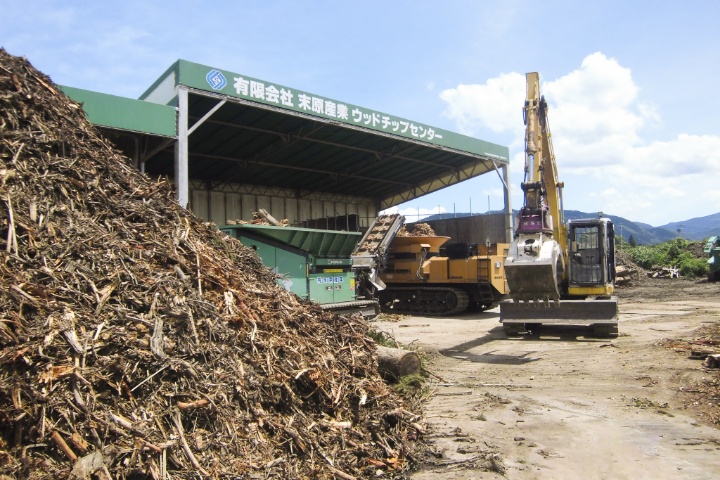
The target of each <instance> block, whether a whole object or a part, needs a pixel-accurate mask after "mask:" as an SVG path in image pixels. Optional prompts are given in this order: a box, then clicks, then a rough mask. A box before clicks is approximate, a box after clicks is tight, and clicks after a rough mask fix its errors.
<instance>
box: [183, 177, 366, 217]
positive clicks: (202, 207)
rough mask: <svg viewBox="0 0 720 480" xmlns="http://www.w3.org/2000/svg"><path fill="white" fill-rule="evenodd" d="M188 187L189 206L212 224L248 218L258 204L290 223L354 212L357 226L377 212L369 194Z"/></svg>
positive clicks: (250, 187)
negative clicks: (357, 217)
mask: <svg viewBox="0 0 720 480" xmlns="http://www.w3.org/2000/svg"><path fill="white" fill-rule="evenodd" d="M190 189H191V190H190V191H191V194H190V209H191V210H192V211H193V213H195V214H196V215H198V216H199V217H201V218H203V219H205V220H209V221H212V222H213V223H215V224H216V225H225V224H227V221H228V220H244V221H246V222H249V221H251V220H252V219H253V213H254V212H257V211H258V210H259V209H261V208H264V209H265V210H267V211H268V212H269V213H270V214H271V215H272V216H273V217H275V218H277V219H278V220H282V219H287V220H288V221H289V222H290V224H293V225H294V224H299V223H300V222H302V221H306V220H316V219H320V218H326V217H337V216H341V215H352V214H356V215H358V216H359V217H360V227H368V226H369V224H370V223H372V221H373V220H374V219H375V217H376V216H377V212H376V210H375V206H374V202H373V200H372V199H371V198H364V197H352V196H349V195H332V194H327V193H318V192H300V194H299V193H298V192H297V191H295V190H288V189H281V188H263V187H258V186H256V185H242V184H234V185H222V186H218V187H217V189H207V184H206V183H204V182H191V183H190Z"/></svg>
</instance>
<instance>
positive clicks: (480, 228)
mask: <svg viewBox="0 0 720 480" xmlns="http://www.w3.org/2000/svg"><path fill="white" fill-rule="evenodd" d="M419 223H427V224H429V225H430V226H431V227H432V229H433V230H434V231H435V234H436V235H438V236H442V237H450V238H451V240H450V242H451V243H477V244H480V245H484V244H485V240H486V239H490V242H491V243H505V242H506V240H505V216H504V215H503V214H495V215H473V216H470V217H459V218H447V219H443V220H432V221H428V222H425V221H423V220H421V221H420V222H419ZM408 229H412V228H411V226H410V225H408Z"/></svg>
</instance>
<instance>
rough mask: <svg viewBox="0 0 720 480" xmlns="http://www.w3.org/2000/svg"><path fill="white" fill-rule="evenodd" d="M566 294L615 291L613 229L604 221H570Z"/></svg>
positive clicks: (609, 292) (605, 219) (608, 292)
mask: <svg viewBox="0 0 720 480" xmlns="http://www.w3.org/2000/svg"><path fill="white" fill-rule="evenodd" d="M568 245H569V250H570V252H569V253H570V259H569V260H570V261H569V262H568V263H569V272H568V294H569V295H572V296H575V297H588V296H591V295H592V296H608V295H611V294H612V293H613V292H614V290H615V286H614V285H615V258H614V255H615V230H614V228H613V223H612V222H611V221H610V220H609V219H607V218H591V219H582V220H570V221H569V222H568Z"/></svg>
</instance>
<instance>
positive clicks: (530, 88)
mask: <svg viewBox="0 0 720 480" xmlns="http://www.w3.org/2000/svg"><path fill="white" fill-rule="evenodd" d="M526 80H527V92H526V97H525V107H524V109H523V117H524V120H525V179H524V181H523V183H522V184H521V186H522V190H523V197H524V202H523V207H522V208H521V209H520V212H519V214H518V217H517V221H516V225H515V239H514V241H513V242H512V244H511V245H510V253H509V255H508V258H507V259H506V261H505V272H506V275H507V279H508V286H509V288H510V296H511V297H512V298H513V299H514V300H515V301H526V302H543V303H548V302H557V301H558V300H560V296H561V294H562V291H563V284H564V283H565V281H566V269H565V256H566V254H565V252H566V251H567V248H566V241H567V240H566V232H565V225H564V219H563V210H562V188H563V184H562V183H561V182H559V181H558V177H557V167H556V165H555V156H554V154H553V149H552V141H551V135H550V127H549V125H548V119H547V103H546V102H545V99H544V98H543V97H541V96H540V79H539V75H538V74H537V73H535V72H533V73H528V74H527V75H526Z"/></svg>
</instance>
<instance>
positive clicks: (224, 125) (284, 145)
mask: <svg viewBox="0 0 720 480" xmlns="http://www.w3.org/2000/svg"><path fill="white" fill-rule="evenodd" d="M63 89H64V90H65V91H66V93H67V94H68V95H69V96H70V97H71V98H74V99H75V100H78V101H81V102H84V103H85V110H86V112H87V113H88V116H89V118H90V120H91V121H92V122H93V123H95V124H98V125H101V126H104V127H107V128H109V129H111V130H113V131H115V132H126V133H129V134H132V135H136V136H142V135H146V138H142V139H141V140H142V142H144V143H143V146H141V147H140V150H139V158H138V159H139V160H140V161H142V162H144V168H145V171H146V172H147V173H149V174H153V175H168V176H172V175H173V170H174V168H175V160H176V156H175V146H174V143H175V142H174V141H171V140H168V139H173V138H177V137H178V135H182V134H183V131H184V130H183V129H182V128H178V125H177V124H176V121H175V120H176V115H175V109H176V107H178V92H179V91H180V90H181V89H182V90H185V91H187V92H188V105H187V109H188V112H187V114H188V116H189V120H188V125H187V129H186V130H187V132H188V133H187V135H188V137H187V141H188V156H189V158H188V170H189V171H188V173H189V177H190V178H192V179H196V180H205V181H207V182H208V184H209V185H210V187H211V188H212V186H213V185H217V184H220V183H232V182H235V183H249V184H256V185H265V186H271V187H283V188H290V189H296V190H298V191H323V192H329V193H340V194H348V195H357V196H362V197H372V198H374V199H375V200H376V203H377V205H378V207H379V208H381V209H383V208H388V207H391V206H394V205H397V204H400V203H402V202H405V201H408V200H411V199H413V198H417V197H420V196H422V195H425V194H427V193H431V192H433V191H436V190H439V189H441V188H444V187H447V186H450V185H453V184H456V183H458V182H461V181H463V180H467V179H469V178H472V177H476V176H478V175H482V174H484V173H487V172H488V171H491V170H494V169H496V168H498V167H499V166H500V165H504V164H507V163H508V149H507V147H503V146H500V145H496V144H493V143H490V142H485V141H482V140H479V139H476V138H472V137H468V136H464V135H460V134H457V133H454V132H450V131H447V130H443V129H439V128H435V127H431V126H429V125H426V124H423V123H420V122H415V121H411V120H407V119H404V118H400V117H397V116H394V115H389V114H386V113H382V112H379V111H375V110H372V109H368V108H363V107H359V106H356V105H353V104H350V103H347V102H342V101H338V100H334V99H330V98H327V97H324V96H320V95H317V94H312V93H308V92H304V91H301V90H298V89H295V88H291V87H286V86H284V85H280V84H277V83H272V82H267V81H263V80H259V79H256V78H252V77H248V76H246V75H241V74H238V73H233V72H230V71H227V70H220V69H217V68H213V67H208V66H204V65H199V64H196V63H191V62H187V61H185V60H178V61H177V62H175V63H174V64H173V65H172V66H171V67H170V68H169V69H168V70H167V71H166V72H165V73H164V74H163V75H162V76H161V77H160V78H159V79H158V80H157V81H156V82H155V83H154V84H153V85H152V86H151V87H150V88H149V89H148V90H147V91H146V92H145V93H144V94H143V95H142V96H141V97H140V100H132V99H122V98H120V97H113V96H110V95H104V94H97V93H94V92H87V91H82V90H78V89H72V88H68V87H63ZM103 104H104V106H103ZM163 137H166V138H165V139H163ZM135 141H136V143H137V137H136V139H135Z"/></svg>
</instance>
